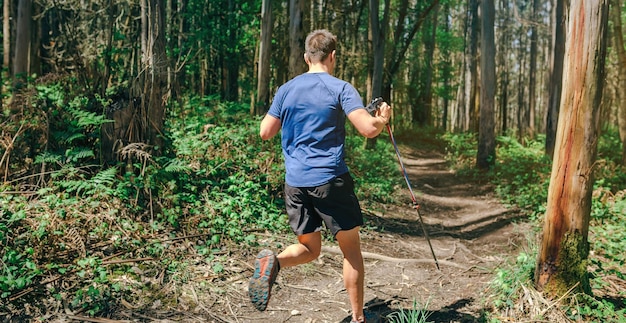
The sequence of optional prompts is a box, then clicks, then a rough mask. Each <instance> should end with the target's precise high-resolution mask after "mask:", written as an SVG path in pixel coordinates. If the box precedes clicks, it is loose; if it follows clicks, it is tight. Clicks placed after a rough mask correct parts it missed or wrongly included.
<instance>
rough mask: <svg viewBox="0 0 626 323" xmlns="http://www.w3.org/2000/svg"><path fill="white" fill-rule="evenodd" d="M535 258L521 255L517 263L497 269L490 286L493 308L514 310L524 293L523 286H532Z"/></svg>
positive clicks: (526, 254)
mask: <svg viewBox="0 0 626 323" xmlns="http://www.w3.org/2000/svg"><path fill="white" fill-rule="evenodd" d="M535 263H536V261H535V258H534V257H532V256H531V255H529V254H528V253H527V252H522V253H520V254H519V255H518V256H517V258H516V260H515V263H509V264H505V265H504V266H501V267H500V268H498V269H496V273H495V277H494V278H493V279H492V281H491V282H490V285H489V291H490V292H491V294H490V295H489V300H488V302H490V303H491V304H493V306H494V307H495V308H496V309H498V310H502V309H504V308H513V307H514V306H515V304H516V303H517V301H518V297H519V296H520V294H521V293H523V290H522V289H523V286H532V285H533V282H532V279H533V272H534V270H535Z"/></svg>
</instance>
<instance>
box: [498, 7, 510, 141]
mask: <svg viewBox="0 0 626 323" xmlns="http://www.w3.org/2000/svg"><path fill="white" fill-rule="evenodd" d="M499 4H500V8H499V9H500V12H501V13H502V14H501V15H500V19H501V20H500V22H499V26H501V27H500V29H499V30H500V32H499V33H498V51H497V60H498V72H499V73H498V91H499V95H498V97H499V100H498V110H499V111H500V126H501V130H502V133H503V134H506V133H507V130H508V126H509V125H508V122H509V119H508V117H509V84H510V74H511V72H510V71H509V69H510V67H509V59H508V55H509V50H510V45H509V43H510V41H511V26H512V24H511V11H512V10H510V5H511V3H510V2H509V1H507V0H500V1H499Z"/></svg>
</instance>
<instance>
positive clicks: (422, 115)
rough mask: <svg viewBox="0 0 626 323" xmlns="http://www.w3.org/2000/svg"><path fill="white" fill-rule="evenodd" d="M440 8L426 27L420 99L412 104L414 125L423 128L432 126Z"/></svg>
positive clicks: (436, 9)
mask: <svg viewBox="0 0 626 323" xmlns="http://www.w3.org/2000/svg"><path fill="white" fill-rule="evenodd" d="M438 7H439V6H437V7H435V9H434V10H433V12H432V17H431V21H430V22H431V23H430V24H427V25H424V27H425V30H424V35H423V37H422V42H423V44H424V50H425V51H424V65H423V67H422V69H421V71H419V72H418V74H419V75H420V76H422V77H417V81H418V82H419V83H421V84H419V83H418V84H416V85H417V88H420V89H421V90H419V94H418V97H417V98H416V100H411V102H415V103H416V104H415V103H413V104H412V110H413V113H412V116H413V118H412V119H413V124H418V125H422V126H428V125H432V108H433V107H432V105H433V104H432V101H433V91H432V89H433V86H432V82H433V68H434V66H433V63H434V61H435V60H434V55H435V46H436V43H437V21H438V12H439V10H438Z"/></svg>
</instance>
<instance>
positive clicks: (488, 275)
mask: <svg viewBox="0 0 626 323" xmlns="http://www.w3.org/2000/svg"><path fill="white" fill-rule="evenodd" d="M400 151H401V155H402V158H403V162H404V165H405V167H406V170H407V173H408V174H409V178H410V182H411V184H412V187H413V190H414V193H415V195H416V197H417V199H418V201H419V203H420V206H421V207H420V209H419V214H418V213H417V211H416V210H415V209H413V208H412V206H411V198H410V193H409V191H408V189H407V187H406V185H404V186H399V187H398V189H397V191H396V192H395V193H394V194H395V195H396V196H395V200H397V201H400V202H398V203H397V205H389V204H385V205H380V204H373V203H368V201H361V206H362V208H363V211H364V215H365V220H366V224H365V226H364V228H363V230H362V234H361V239H362V249H363V253H364V258H365V270H366V276H365V303H366V304H365V307H366V310H367V311H369V312H372V313H374V314H376V316H377V317H378V318H379V320H378V321H379V322H387V321H388V319H387V316H388V315H389V314H391V313H393V312H397V311H399V310H404V311H405V313H406V312H408V311H409V310H412V309H414V308H416V307H417V308H418V309H422V308H427V310H428V312H429V314H430V316H429V317H428V320H427V321H428V322H463V323H469V322H482V321H483V320H482V317H481V316H482V313H483V312H484V309H488V308H489V307H490V306H491V304H489V302H488V301H485V299H487V295H488V293H489V292H488V290H487V289H486V288H487V286H488V284H489V282H490V281H491V280H492V279H493V278H494V269H495V268H497V267H498V266H500V265H503V264H505V263H506V262H507V261H508V260H509V259H511V258H514V256H516V255H517V254H518V253H519V252H520V251H521V250H523V248H525V247H526V245H527V241H528V239H529V233H530V232H532V231H533V230H532V228H531V227H530V224H528V223H526V222H524V221H523V218H522V215H521V212H519V210H515V209H512V208H507V207H506V206H504V205H502V204H501V203H500V202H499V201H498V199H497V198H496V196H495V194H494V192H493V191H494V187H493V186H492V185H490V184H489V183H488V182H487V181H480V180H479V181H477V180H476V179H472V178H469V177H464V176H459V175H458V174H455V173H454V172H453V171H451V170H450V167H449V165H448V163H447V162H446V160H445V159H444V153H443V148H441V147H438V145H433V144H430V145H428V144H427V143H426V144H424V143H420V147H410V146H406V145H405V146H402V147H401V148H400ZM389 176H399V177H401V176H402V173H401V170H400V169H399V170H398V173H397V174H390V175H389ZM355 178H356V179H357V181H358V175H355ZM419 215H421V216H422V218H423V220H424V224H425V227H426V229H427V231H428V234H429V236H430V240H431V242H432V247H433V250H434V253H435V255H436V257H437V259H438V264H439V267H440V269H437V268H436V266H435V263H434V261H433V257H432V254H431V251H430V248H429V245H428V243H427V241H426V239H425V236H424V234H423V231H422V227H421V225H420V220H419ZM259 240H260V241H259V242H260V245H261V246H260V247H259V248H258V249H247V248H240V247H239V246H229V247H228V248H225V249H224V250H226V251H223V252H222V254H221V255H220V254H218V255H217V256H215V255H214V256H215V257H219V259H220V261H221V264H222V266H223V268H221V270H218V271H217V272H219V273H218V274H214V272H216V270H215V269H216V268H215V262H214V261H213V262H212V261H210V260H209V261H207V259H197V262H195V264H193V265H192V262H188V263H189V265H187V266H186V267H184V268H182V269H183V270H182V271H181V267H179V268H178V269H176V270H174V269H172V270H170V269H169V268H168V269H167V272H168V273H169V275H178V276H177V277H176V279H173V280H171V283H169V284H166V285H161V284H159V277H161V278H162V277H163V274H164V273H165V269H163V270H162V271H160V273H156V274H154V275H153V276H154V277H155V278H154V279H150V281H148V282H144V283H145V284H144V283H142V285H143V286H144V288H140V289H137V290H136V291H135V292H136V293H137V294H138V295H143V296H144V297H138V298H137V299H135V300H129V301H126V300H122V301H121V304H118V305H117V306H115V305H114V306H113V308H116V309H115V310H114V311H113V312H111V313H110V315H108V318H107V319H101V320H100V319H97V318H90V319H88V318H87V317H86V316H82V315H81V316H76V315H66V314H62V313H60V312H58V313H57V314H56V315H53V317H57V318H58V319H59V320H58V321H60V322H74V321H76V320H78V321H83V319H84V321H89V322H120V321H125V322H138V321H140V322H229V323H231V322H303V323H323V322H350V317H351V313H350V305H349V302H348V296H347V293H346V290H345V288H344V287H343V280H342V262H343V260H342V256H341V253H340V252H339V248H338V247H337V245H336V243H335V242H334V241H332V239H330V238H326V239H325V240H324V241H323V245H324V247H323V250H322V254H321V256H320V257H319V258H318V259H317V260H315V261H313V262H311V263H308V264H305V265H301V266H296V267H290V268H284V269H282V270H281V272H280V275H279V276H278V278H277V280H276V284H275V285H274V288H273V290H272V297H271V300H270V302H269V305H268V308H267V310H266V311H264V312H259V311H257V310H256V309H255V308H254V307H253V306H252V304H251V303H250V301H249V298H248V294H247V288H248V281H249V278H250V276H251V275H252V273H253V271H254V268H253V262H254V258H255V255H256V254H257V253H258V252H259V251H260V250H261V249H262V248H270V249H273V250H275V251H276V252H279V251H280V250H282V248H284V246H286V245H288V244H291V243H293V242H295V241H296V238H295V236H294V235H293V234H286V235H270V234H264V233H261V234H260V235H259ZM181 248H193V245H189V246H186V247H184V246H181ZM213 259H214V260H215V259H216V258H213ZM144 275H145V276H148V275H147V273H144ZM124 277H126V276H124ZM148 283H150V284H148ZM131 303H132V304H131ZM67 314H69V313H67ZM503 319H504V318H503ZM405 322H406V321H405ZM370 323H371V322H370Z"/></svg>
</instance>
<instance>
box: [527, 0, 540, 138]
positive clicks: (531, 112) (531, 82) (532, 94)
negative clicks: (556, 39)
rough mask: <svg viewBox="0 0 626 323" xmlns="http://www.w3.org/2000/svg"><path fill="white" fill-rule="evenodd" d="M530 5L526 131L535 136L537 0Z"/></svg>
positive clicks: (537, 37) (537, 41)
mask: <svg viewBox="0 0 626 323" xmlns="http://www.w3.org/2000/svg"><path fill="white" fill-rule="evenodd" d="M532 3H533V6H532V9H531V10H532V14H531V21H530V24H531V25H530V62H529V64H530V68H529V69H528V110H527V119H528V129H527V131H526V133H527V134H528V135H529V136H530V137H534V136H535V109H536V108H535V105H536V103H537V98H536V96H537V95H536V93H537V83H538V82H537V79H538V77H537V74H538V73H537V71H538V66H537V56H538V54H539V53H538V48H539V31H538V30H537V29H538V26H539V10H540V8H539V6H540V3H539V0H533V2H532Z"/></svg>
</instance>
